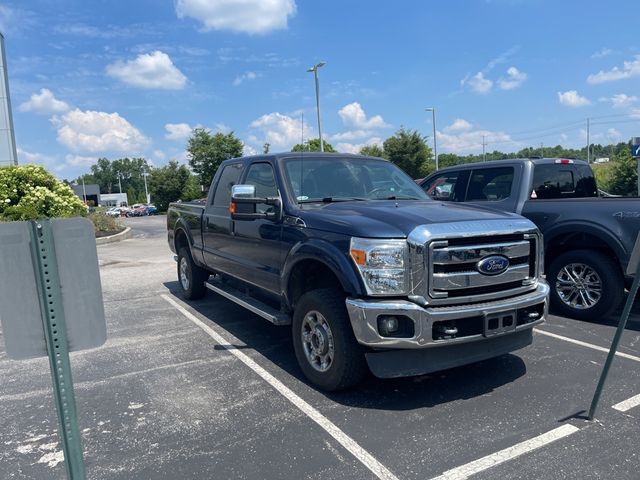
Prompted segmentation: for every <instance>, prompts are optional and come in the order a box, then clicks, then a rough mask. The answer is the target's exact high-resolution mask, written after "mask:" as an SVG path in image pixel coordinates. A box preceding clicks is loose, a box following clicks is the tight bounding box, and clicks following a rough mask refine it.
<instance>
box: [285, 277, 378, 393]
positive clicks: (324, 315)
mask: <svg viewBox="0 0 640 480" xmlns="http://www.w3.org/2000/svg"><path fill="white" fill-rule="evenodd" d="M344 301H345V296H344V294H343V293H342V292H341V291H339V290H336V289H332V288H323V289H318V290H312V291H310V292H307V293H305V294H304V295H303V296H302V297H301V298H300V300H299V301H298V305H297V306H296V309H295V312H294V315H293V328H292V330H293V347H294V350H295V353H296V358H297V360H298V364H299V365H300V368H301V369H302V371H303V373H304V374H305V376H306V377H307V378H308V379H309V380H310V381H311V383H313V384H314V385H316V386H318V387H320V388H321V389H323V390H326V391H334V390H342V389H346V388H349V387H352V386H354V385H356V384H358V383H359V382H360V381H361V380H362V378H363V377H364V375H365V373H366V363H365V359H364V353H363V351H362V347H361V346H360V344H359V343H358V342H357V341H356V339H355V336H354V335H353V330H352V329H351V323H350V321H349V315H348V314H347V309H346V306H345V303H344Z"/></svg>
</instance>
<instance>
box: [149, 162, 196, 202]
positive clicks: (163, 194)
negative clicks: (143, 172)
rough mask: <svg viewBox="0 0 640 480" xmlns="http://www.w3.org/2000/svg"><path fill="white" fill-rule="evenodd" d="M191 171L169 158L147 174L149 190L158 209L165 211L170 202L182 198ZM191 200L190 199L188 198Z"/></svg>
mask: <svg viewBox="0 0 640 480" xmlns="http://www.w3.org/2000/svg"><path fill="white" fill-rule="evenodd" d="M190 176H191V172H189V169H188V168H187V167H186V165H180V164H178V162H176V161H175V160H171V161H170V162H169V163H168V164H167V165H165V166H164V167H161V168H154V169H153V170H152V171H151V174H150V175H149V190H150V192H151V197H152V198H153V201H154V203H155V205H156V206H157V207H158V210H160V211H165V210H166V209H167V207H168V206H169V203H170V202H175V201H177V200H184V198H182V194H183V192H184V191H185V188H186V186H187V184H188V182H189V177H190ZM190 200H191V199H190Z"/></svg>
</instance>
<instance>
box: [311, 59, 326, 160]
mask: <svg viewBox="0 0 640 480" xmlns="http://www.w3.org/2000/svg"><path fill="white" fill-rule="evenodd" d="M326 64H327V62H320V63H316V64H315V65H314V66H313V67H310V68H309V69H307V72H313V76H314V77H315V79H316V109H317V111H318V135H319V136H320V151H321V152H324V141H323V140H322V120H321V119H320V82H319V81H318V69H319V68H320V67H324V66H325V65H326Z"/></svg>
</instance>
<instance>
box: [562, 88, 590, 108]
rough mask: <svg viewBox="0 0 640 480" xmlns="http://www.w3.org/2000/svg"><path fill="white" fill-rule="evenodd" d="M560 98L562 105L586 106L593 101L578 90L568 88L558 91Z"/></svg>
mask: <svg viewBox="0 0 640 480" xmlns="http://www.w3.org/2000/svg"><path fill="white" fill-rule="evenodd" d="M558 100H559V101H560V105H564V106H565V107H573V108H575V107H584V106H585V105H590V104H591V101H590V100H589V99H588V98H586V97H583V96H581V95H580V94H579V93H578V92H577V91H576V90H567V91H566V92H558Z"/></svg>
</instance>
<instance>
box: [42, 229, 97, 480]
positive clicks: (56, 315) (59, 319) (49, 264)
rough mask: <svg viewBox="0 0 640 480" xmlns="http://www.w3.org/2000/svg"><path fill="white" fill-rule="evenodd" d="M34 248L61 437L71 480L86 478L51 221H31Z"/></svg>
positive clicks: (68, 475)
mask: <svg viewBox="0 0 640 480" xmlns="http://www.w3.org/2000/svg"><path fill="white" fill-rule="evenodd" d="M31 226H32V230H31V248H32V258H33V262H34V268H35V272H36V278H37V279H38V281H37V283H38V293H39V297H40V309H41V311H42V321H43V326H44V335H45V340H46V343H47V351H48V353H49V365H50V367H51V378H52V380H53V390H54V397H55V402H56V407H57V411H58V421H59V424H60V439H61V443H62V450H63V452H64V460H65V465H66V468H67V477H68V478H69V480H84V479H85V470H84V461H83V458H82V444H81V441H80V440H81V439H80V429H79V427H78V417H77V415H76V401H75V396H74V393H73V381H72V378H71V363H70V361H69V345H68V342H67V330H66V325H65V316H64V309H63V307H62V292H61V290H60V278H59V276H58V263H57V260H56V251H55V244H54V240H53V232H52V230H51V224H50V223H49V220H38V221H33V222H31Z"/></svg>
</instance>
